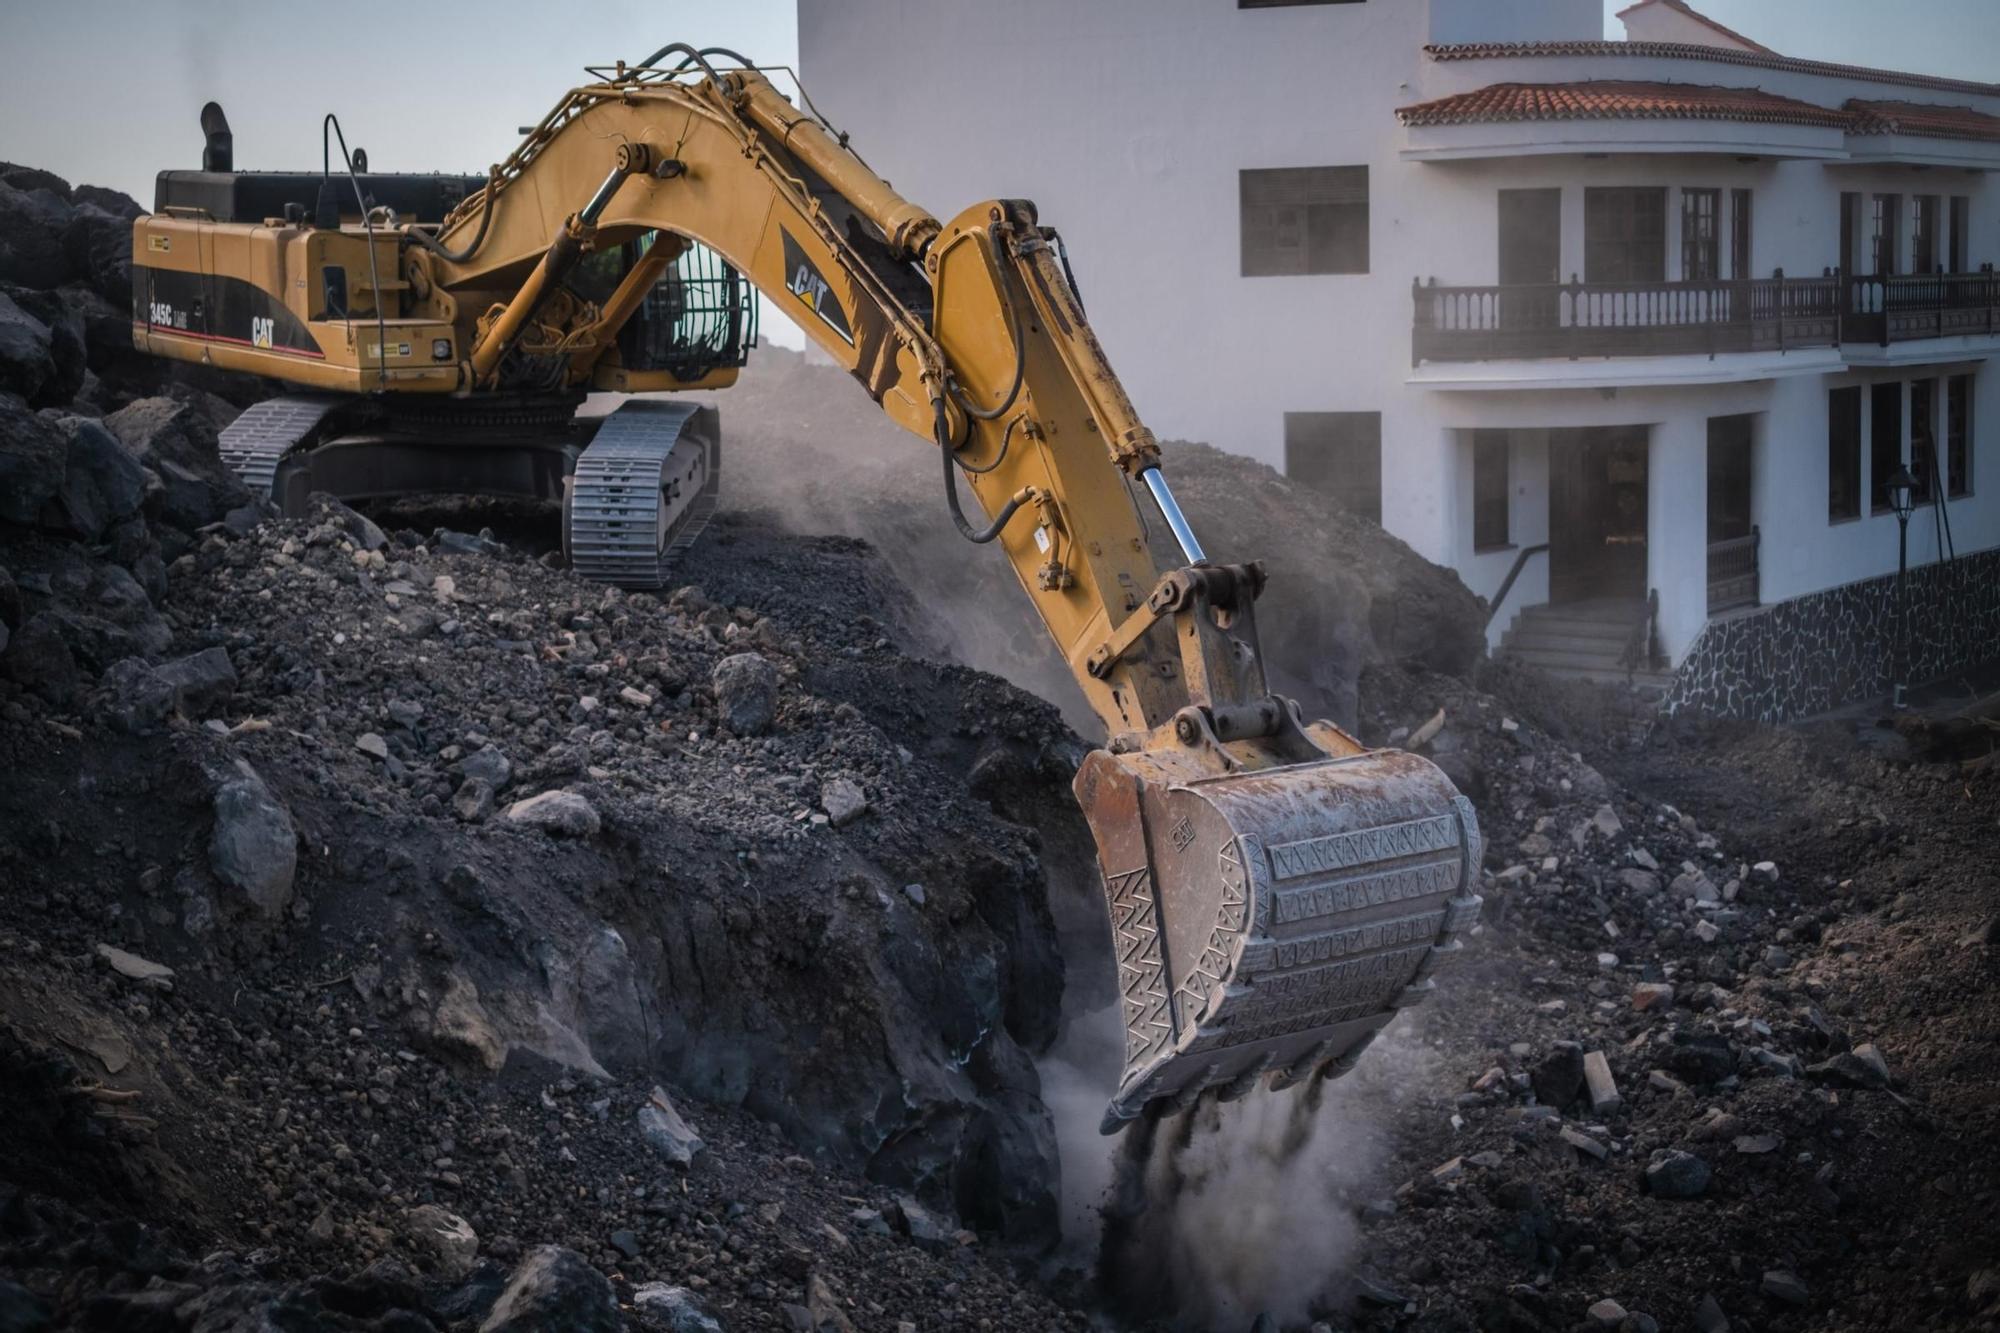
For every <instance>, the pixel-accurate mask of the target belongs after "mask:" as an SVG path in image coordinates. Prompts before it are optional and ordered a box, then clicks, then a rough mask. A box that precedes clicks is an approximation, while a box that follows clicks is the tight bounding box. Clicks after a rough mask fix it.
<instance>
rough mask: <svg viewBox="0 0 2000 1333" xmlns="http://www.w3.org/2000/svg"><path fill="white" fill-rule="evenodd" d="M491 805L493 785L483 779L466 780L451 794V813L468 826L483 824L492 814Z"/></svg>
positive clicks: (492, 802) (492, 803)
mask: <svg viewBox="0 0 2000 1333" xmlns="http://www.w3.org/2000/svg"><path fill="white" fill-rule="evenodd" d="M493 805H494V801H493V784H492V783H490V782H488V781H487V780H486V779H485V778H467V779H466V780H465V781H463V782H461V783H459V784H458V790H457V791H456V792H454V793H452V798H451V809H452V813H453V814H456V815H457V816H458V817H459V818H460V819H462V820H464V821H465V822H466V823H468V824H478V823H481V822H483V821H484V820H485V819H486V818H487V817H488V816H490V815H491V814H492V813H493Z"/></svg>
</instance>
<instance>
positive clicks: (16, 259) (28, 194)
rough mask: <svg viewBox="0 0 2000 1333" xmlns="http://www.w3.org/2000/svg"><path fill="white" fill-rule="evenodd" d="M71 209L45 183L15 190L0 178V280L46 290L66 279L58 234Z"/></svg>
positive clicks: (66, 258) (66, 262)
mask: <svg viewBox="0 0 2000 1333" xmlns="http://www.w3.org/2000/svg"><path fill="white" fill-rule="evenodd" d="M17 179H18V178H17ZM50 179H54V178H53V177H51V178H50ZM58 183H60V182H58ZM66 188H67V187H65V189H66ZM72 211H73V210H72V209H71V207H70V204H69V201H68V200H67V199H66V198H64V197H63V196H62V195H59V194H57V193H55V191H54V190H52V189H50V188H48V187H47V186H45V185H37V186H36V187H34V188H30V189H17V188H16V187H14V186H12V185H9V184H7V183H6V182H4V181H0V282H11V283H18V284H19V285H20V286H23V287H32V288H35V289H36V290H38V291H48V290H50V289H52V288H56V287H60V286H62V285H63V283H64V282H66V281H68V279H69V277H70V265H69V256H68V255H67V254H66V253H64V251H63V244H62V234H63V230H64V228H66V227H67V226H68V225H69V219H70V214H71V212H72Z"/></svg>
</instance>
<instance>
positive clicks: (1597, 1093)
mask: <svg viewBox="0 0 2000 1333" xmlns="http://www.w3.org/2000/svg"><path fill="white" fill-rule="evenodd" d="M1583 1082H1584V1086H1585V1087H1586V1088H1588V1089H1589V1091H1590V1109H1591V1112H1592V1113H1593V1114H1595V1115H1610V1114H1611V1113H1612V1112H1614V1111H1617V1110H1618V1109H1620V1108H1621V1107H1623V1106H1624V1105H1625V1099H1624V1098H1623V1097H1620V1096H1619V1095H1618V1081H1617V1080H1616V1079H1615V1078H1613V1077H1612V1076H1611V1062H1610V1061H1608V1060H1606V1059H1605V1058H1604V1052H1603V1051H1587V1052H1585V1053H1584V1057H1583Z"/></svg>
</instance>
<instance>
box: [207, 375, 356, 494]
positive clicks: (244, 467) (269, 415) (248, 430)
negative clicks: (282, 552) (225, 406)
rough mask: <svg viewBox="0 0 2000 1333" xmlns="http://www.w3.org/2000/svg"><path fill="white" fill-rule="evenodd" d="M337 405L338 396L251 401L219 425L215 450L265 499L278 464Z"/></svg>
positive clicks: (276, 473) (240, 478)
mask: <svg viewBox="0 0 2000 1333" xmlns="http://www.w3.org/2000/svg"><path fill="white" fill-rule="evenodd" d="M339 405H340V399H338V398H322V397H309V396H306V395H296V396H290V397H284V398H266V399H265V400H264V401H263V402H261V403H252V404H251V405H250V406H249V407H246V408H244V409H243V412H242V415H240V416H238V417H237V418H236V420H234V421H232V422H230V423H229V424H228V425H227V426H224V427H223V428H222V433H221V434H220V435H219V436H218V437H217V438H216V451H217V452H218V453H220V454H221V455H222V461H223V462H224V463H226V464H227V465H228V466H229V470H230V471H231V472H233V473H235V474H236V479H237V480H238V481H240V482H242V483H243V485H244V487H245V488H246V489H248V490H249V492H250V493H251V494H252V495H254V496H256V497H257V498H258V499H259V500H268V499H270V498H271V483H272V482H273V480H274V479H275V478H276V477H277V475H278V464H279V463H281V462H283V461H284V458H285V455H286V454H288V453H290V452H291V451H292V450H293V449H294V448H295V447H297V445H298V444H299V442H300V441H301V440H303V439H305V438H306V437H307V436H308V435H311V434H312V433H313V431H314V430H315V429H317V428H318V426H319V423H320V421H321V420H322V419H323V418H324V417H325V416H326V414H327V413H328V412H330V411H332V410H333V409H334V408H335V407H338V406H339Z"/></svg>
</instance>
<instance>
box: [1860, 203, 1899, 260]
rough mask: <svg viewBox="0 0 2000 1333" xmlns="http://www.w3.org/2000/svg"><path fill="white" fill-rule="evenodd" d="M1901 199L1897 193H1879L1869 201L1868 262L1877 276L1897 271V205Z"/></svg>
mask: <svg viewBox="0 0 2000 1333" xmlns="http://www.w3.org/2000/svg"><path fill="white" fill-rule="evenodd" d="M1901 201H1902V196H1901V195H1897V194H1878V195H1874V196H1872V197H1870V199H1869V201H1868V262H1869V263H1870V264H1873V265H1874V268H1873V269H1872V270H1870V271H1871V272H1872V273H1873V274H1874V275H1875V276H1877V277H1886V276H1888V275H1889V274H1891V273H1894V272H1895V271H1896V206H1897V205H1898V204H1899V203H1900V202H1901Z"/></svg>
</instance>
